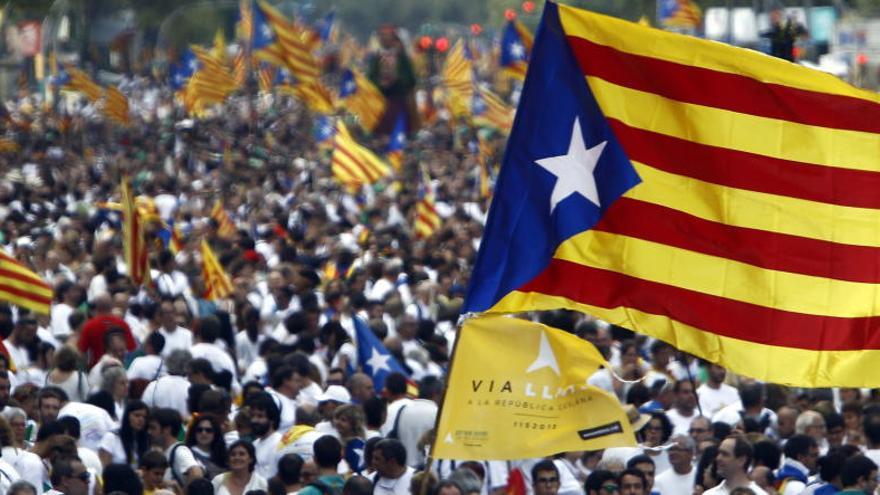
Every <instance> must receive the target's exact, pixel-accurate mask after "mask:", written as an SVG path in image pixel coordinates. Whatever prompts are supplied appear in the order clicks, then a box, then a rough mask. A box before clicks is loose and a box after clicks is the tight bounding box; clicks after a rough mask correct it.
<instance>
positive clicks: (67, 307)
mask: <svg viewBox="0 0 880 495" xmlns="http://www.w3.org/2000/svg"><path fill="white" fill-rule="evenodd" d="M55 293H56V294H57V295H58V297H59V298H60V299H61V302H60V303H58V304H55V305H53V306H52V313H51V319H50V321H51V323H50V327H51V329H52V335H53V336H54V337H55V338H56V339H59V340H64V339H66V338H67V337H68V336H70V332H71V330H70V320H69V318H70V315H71V314H73V312H74V311H75V309H76V307H77V306H78V305H79V303H80V301H81V300H82V296H83V292H82V289H81V288H80V287H79V286H78V285H76V284H74V283H72V282H67V281H65V282H62V283H60V284H59V285H58V287H57V288H56V289H55Z"/></svg>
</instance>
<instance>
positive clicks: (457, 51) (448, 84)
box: [441, 39, 476, 117]
mask: <svg viewBox="0 0 880 495" xmlns="http://www.w3.org/2000/svg"><path fill="white" fill-rule="evenodd" d="M441 74H442V78H443V86H444V87H445V88H446V90H447V93H448V94H447V98H446V103H447V105H448V107H449V111H450V112H451V113H452V115H453V116H454V117H461V116H465V115H470V113H471V102H472V100H473V98H474V84H475V82H476V81H475V80H474V63H473V55H472V53H471V51H470V48H468V46H467V45H466V44H465V42H464V40H462V39H459V40H458V41H456V42H455V44H454V45H453V46H452V49H451V50H449V54H447V55H446V62H445V63H444V64H443V70H442V72H441Z"/></svg>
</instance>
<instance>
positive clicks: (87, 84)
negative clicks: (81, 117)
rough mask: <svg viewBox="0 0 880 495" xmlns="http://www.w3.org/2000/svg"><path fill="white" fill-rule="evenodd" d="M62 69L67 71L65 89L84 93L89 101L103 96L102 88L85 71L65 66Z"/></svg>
mask: <svg viewBox="0 0 880 495" xmlns="http://www.w3.org/2000/svg"><path fill="white" fill-rule="evenodd" d="M64 70H65V72H66V73H67V82H66V83H64V88H65V89H68V90H70V91H79V92H80V93H82V94H84V95H86V98H88V99H89V101H91V102H95V101H98V100H100V99H101V97H102V96H104V88H102V87H101V85H100V84H98V83H96V82H95V81H93V80H92V78H91V77H89V75H88V74H86V73H85V72H83V71H81V70H79V69H77V68H76V67H65V69H64Z"/></svg>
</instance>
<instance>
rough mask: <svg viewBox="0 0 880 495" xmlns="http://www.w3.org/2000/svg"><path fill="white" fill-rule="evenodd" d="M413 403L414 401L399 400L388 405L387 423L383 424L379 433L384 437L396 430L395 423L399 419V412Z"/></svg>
mask: <svg viewBox="0 0 880 495" xmlns="http://www.w3.org/2000/svg"><path fill="white" fill-rule="evenodd" d="M410 402H412V399H406V398H404V399H397V400H396V401H394V402H392V403H391V404H388V409H387V415H386V416H385V422H384V423H383V424H382V428H380V429H379V431H380V432H381V433H382V436H383V437H384V436H388V433H390V432H391V430H392V429H394V421H395V420H396V419H397V412H398V411H400V408H401V407H403V406H405V405H408V404H409V403H410Z"/></svg>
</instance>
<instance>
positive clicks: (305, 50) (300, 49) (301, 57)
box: [258, 0, 321, 82]
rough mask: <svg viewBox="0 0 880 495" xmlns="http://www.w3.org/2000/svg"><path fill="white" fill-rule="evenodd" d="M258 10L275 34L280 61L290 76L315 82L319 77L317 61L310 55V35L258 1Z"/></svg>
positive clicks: (311, 46) (265, 3) (276, 10)
mask: <svg viewBox="0 0 880 495" xmlns="http://www.w3.org/2000/svg"><path fill="white" fill-rule="evenodd" d="M258 6H259V9H260V10H261V13H262V15H263V16H264V17H265V19H266V21H267V22H268V24H269V26H271V28H272V31H274V33H275V39H276V40H277V46H278V48H280V55H281V57H280V58H281V59H282V60H283V61H284V64H285V65H286V66H287V68H288V70H290V72H291V74H293V76H294V77H295V78H296V79H297V80H298V81H302V82H308V81H315V80H317V79H318V78H319V77H320V76H321V69H320V67H319V66H318V61H317V60H316V59H315V56H314V55H313V54H312V48H313V44H312V43H310V41H311V40H312V39H313V37H312V36H311V34H310V33H308V32H306V31H305V30H303V29H301V28H298V27H297V26H296V25H295V24H293V23H292V22H290V21H289V20H288V19H287V18H286V17H284V15H283V14H282V13H281V12H280V11H278V9H276V8H275V7H273V6H271V5H269V4H268V3H267V2H265V1H263V0H260V1H259V2H258Z"/></svg>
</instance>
